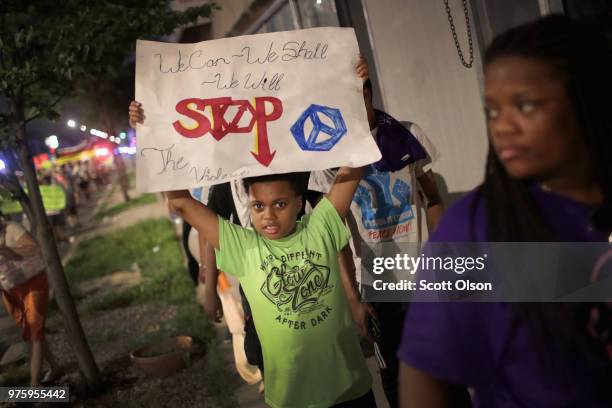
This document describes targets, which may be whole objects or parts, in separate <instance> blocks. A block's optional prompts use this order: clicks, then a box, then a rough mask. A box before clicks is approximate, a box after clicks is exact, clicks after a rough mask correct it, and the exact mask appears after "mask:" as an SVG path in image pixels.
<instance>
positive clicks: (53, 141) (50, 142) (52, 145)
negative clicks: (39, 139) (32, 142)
mask: <svg viewBox="0 0 612 408" xmlns="http://www.w3.org/2000/svg"><path fill="white" fill-rule="evenodd" d="M45 144H46V145H47V146H49V149H52V150H55V149H57V148H58V147H59V140H57V136H55V135H51V136H49V137H48V138H46V139H45Z"/></svg>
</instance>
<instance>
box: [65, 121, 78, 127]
mask: <svg viewBox="0 0 612 408" xmlns="http://www.w3.org/2000/svg"><path fill="white" fill-rule="evenodd" d="M66 124H67V125H68V126H69V127H75V126H76V122H75V121H74V120H72V119H70V120H68V122H66Z"/></svg>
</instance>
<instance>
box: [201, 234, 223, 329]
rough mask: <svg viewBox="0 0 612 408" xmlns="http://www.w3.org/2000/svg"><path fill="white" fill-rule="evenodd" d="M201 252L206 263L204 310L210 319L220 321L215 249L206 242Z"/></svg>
mask: <svg viewBox="0 0 612 408" xmlns="http://www.w3.org/2000/svg"><path fill="white" fill-rule="evenodd" d="M203 254H204V262H205V265H206V289H205V290H206V298H205V299H204V311H205V312H206V314H207V315H208V318H209V319H210V320H212V321H214V322H220V321H221V317H223V308H222V307H221V300H220V299H219V295H218V294H217V280H218V277H219V270H218V269H217V262H216V259H217V258H216V256H215V250H214V249H213V248H212V246H211V245H209V244H208V243H207V244H206V249H205V252H203Z"/></svg>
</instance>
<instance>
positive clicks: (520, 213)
mask: <svg viewBox="0 0 612 408" xmlns="http://www.w3.org/2000/svg"><path fill="white" fill-rule="evenodd" d="M485 82H486V83H485V88H486V91H485V94H486V95H485V97H486V99H485V105H486V117H487V126H488V133H489V140H490V148H489V155H488V159H487V167H486V176H485V181H484V183H483V185H482V186H480V187H479V188H477V189H476V190H475V191H473V192H471V193H470V194H468V195H467V196H466V197H464V198H463V199H462V200H460V201H459V202H458V203H457V204H456V205H455V206H454V207H452V208H451V209H450V210H449V211H448V212H447V214H446V215H445V217H444V218H443V220H442V222H441V224H440V225H439V227H438V230H437V231H436V232H435V233H434V235H433V236H432V237H431V239H430V241H436V242H452V241H455V242H458V241H501V242H504V241H506V242H507V241H527V242H545V241H570V242H577V241H607V240H608V237H609V235H610V232H611V231H612V104H611V103H610V102H609V98H610V97H612V56H611V53H610V47H609V45H608V44H607V43H606V41H605V39H604V38H603V37H601V36H600V35H599V34H597V33H595V32H593V31H591V30H590V29H589V28H588V27H586V26H584V25H582V24H579V23H576V22H573V21H571V20H569V19H568V18H566V17H562V16H549V17H546V18H543V19H541V20H538V21H536V22H532V23H528V24H525V25H522V26H520V27H517V28H514V29H512V30H510V31H508V32H506V33H504V34H502V35H501V36H499V37H497V38H496V39H495V40H494V41H493V43H492V44H491V46H490V47H489V48H488V50H487V53H486V57H485ZM610 316H611V314H610V310H609V308H608V306H606V305H601V304H595V305H585V304H549V303H539V304H537V303H528V304H520V303H516V304H510V303H495V304H492V303H413V304H412V305H411V308H410V310H409V313H408V314H407V316H406V322H405V326H404V336H403V339H402V344H401V346H400V350H399V353H398V356H399V358H400V359H401V361H402V365H401V368H400V399H401V403H402V406H403V407H418V408H422V407H449V406H453V403H454V402H455V401H453V400H452V397H451V395H452V394H451V393H450V390H456V387H453V386H457V385H459V386H461V385H462V386H469V387H471V388H473V389H474V390H475V395H474V402H473V403H474V405H475V406H482V407H611V406H612V396H611V394H612V391H611V390H612V369H611V366H612V363H611V362H612V344H611V331H612V329H611V327H612V324H611V317H610Z"/></svg>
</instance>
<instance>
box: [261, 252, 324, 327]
mask: <svg viewBox="0 0 612 408" xmlns="http://www.w3.org/2000/svg"><path fill="white" fill-rule="evenodd" d="M320 258H321V254H320V253H318V252H316V251H308V250H304V251H301V252H296V253H291V254H288V255H283V256H282V258H281V259H278V258H276V257H274V256H273V255H268V257H267V258H266V259H265V260H264V261H263V262H262V264H261V270H262V271H265V273H266V279H265V280H264V282H263V284H262V286H261V288H260V290H261V293H262V294H263V295H264V296H265V297H266V298H267V299H268V300H269V301H270V302H272V304H274V305H275V306H276V308H277V309H278V311H279V312H280V314H279V315H278V316H277V317H276V320H277V321H278V322H279V323H281V324H282V325H284V326H287V327H289V328H293V329H300V328H301V329H305V328H306V327H313V326H316V325H317V324H319V323H321V322H322V321H324V320H325V319H326V318H327V317H328V316H329V315H330V313H331V311H332V309H331V308H330V307H329V305H327V304H326V302H325V297H326V295H327V294H329V293H330V292H331V290H332V289H333V287H334V285H332V284H330V281H329V278H330V269H329V267H327V266H325V265H320V264H318V263H316V261H317V259H320ZM315 311H316V312H317V314H316V315H315V314H312V312H315ZM306 315H308V316H306Z"/></svg>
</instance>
